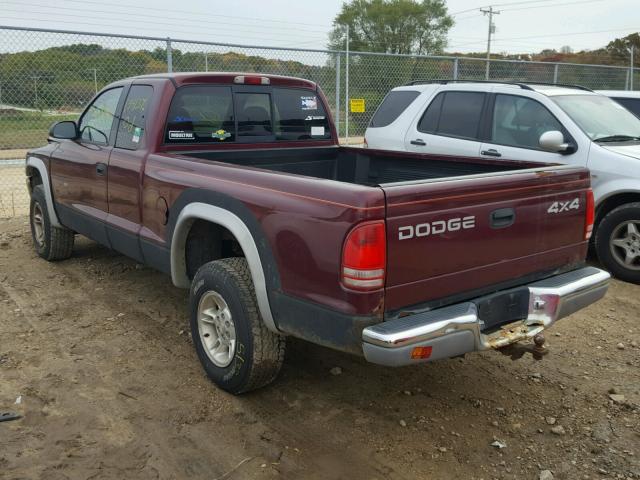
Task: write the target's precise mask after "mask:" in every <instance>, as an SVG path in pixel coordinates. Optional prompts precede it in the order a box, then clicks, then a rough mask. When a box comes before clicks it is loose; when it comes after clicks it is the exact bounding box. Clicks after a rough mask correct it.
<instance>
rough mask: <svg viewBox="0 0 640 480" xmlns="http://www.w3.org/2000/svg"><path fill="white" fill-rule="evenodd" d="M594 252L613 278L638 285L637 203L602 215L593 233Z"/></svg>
mask: <svg viewBox="0 0 640 480" xmlns="http://www.w3.org/2000/svg"><path fill="white" fill-rule="evenodd" d="M596 251H597V253H598V258H599V259H600V262H601V263H602V264H603V265H604V267H605V268H606V269H607V270H609V271H610V272H611V273H612V274H613V275H615V276H616V277H618V278H619V279H621V280H625V281H627V282H632V283H640V203H637V202H636V203H628V204H626V205H621V206H620V207H617V208H615V209H613V210H611V211H610V212H609V213H607V215H605V217H604V218H603V219H602V221H601V222H600V224H599V225H598V229H597V232H596Z"/></svg>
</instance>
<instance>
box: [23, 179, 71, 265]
mask: <svg viewBox="0 0 640 480" xmlns="http://www.w3.org/2000/svg"><path fill="white" fill-rule="evenodd" d="M29 223H30V224H31V238H32V240H33V246H34V247H35V249H36V252H38V255H40V256H41V257H42V258H44V259H45V260H49V261H52V260H64V259H66V258H69V257H70V256H71V253H72V252H73V241H74V236H75V234H74V232H73V231H72V230H69V229H68V228H64V227H62V228H59V227H54V226H53V225H51V219H50V218H49V211H48V210H47V199H46V197H45V194H44V188H43V187H42V185H36V186H35V187H34V188H33V191H32V192H31V208H30V209H29Z"/></svg>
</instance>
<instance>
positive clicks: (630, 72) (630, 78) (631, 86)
mask: <svg viewBox="0 0 640 480" xmlns="http://www.w3.org/2000/svg"><path fill="white" fill-rule="evenodd" d="M634 53H635V46H634V45H631V69H630V71H629V90H633V54H634Z"/></svg>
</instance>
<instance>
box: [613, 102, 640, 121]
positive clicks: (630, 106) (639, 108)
mask: <svg viewBox="0 0 640 480" xmlns="http://www.w3.org/2000/svg"><path fill="white" fill-rule="evenodd" d="M614 100H615V101H616V102H618V103H619V104H620V105H622V106H623V107H624V108H626V109H627V110H629V111H630V112H631V113H633V114H634V115H635V116H636V117H640V99H637V98H614Z"/></svg>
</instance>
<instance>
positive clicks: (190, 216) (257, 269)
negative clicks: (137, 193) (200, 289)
mask: <svg viewBox="0 0 640 480" xmlns="http://www.w3.org/2000/svg"><path fill="white" fill-rule="evenodd" d="M195 220H206V221H208V222H211V223H214V224H217V225H220V226H222V227H224V228H226V229H227V230H229V231H230V232H231V233H232V234H233V235H234V236H235V238H236V240H237V241H238V243H239V244H240V247H241V248H242V251H243V252H244V254H245V258H246V259H247V263H248V264H249V270H250V272H251V278H252V280H253V285H254V288H255V292H256V299H257V301H258V309H259V310H260V315H261V316H262V319H263V321H264V323H265V325H266V326H267V328H269V330H272V331H273V332H276V333H281V332H280V331H279V330H278V328H277V326H276V323H275V320H274V317H273V314H272V311H271V305H270V302H269V296H268V289H267V282H266V279H265V274H264V268H263V265H262V260H261V258H260V253H259V252H258V247H257V245H256V242H255V239H254V238H253V235H252V234H251V231H250V230H249V228H248V227H247V225H246V224H245V222H244V221H243V220H242V219H241V218H240V217H238V216H237V215H236V214H235V213H233V212H231V211H229V210H226V209H224V208H221V207H218V206H214V205H210V204H208V203H202V202H193V203H188V204H187V205H185V206H184V207H183V208H182V209H181V210H180V213H179V215H178V217H177V220H176V221H175V228H174V229H173V235H172V236H171V279H172V281H173V284H174V285H175V286H177V287H182V288H189V287H190V286H191V282H190V281H189V277H188V276H187V265H186V258H185V255H184V250H185V247H186V241H187V236H188V234H189V230H190V228H191V225H192V224H193V222H194V221H195Z"/></svg>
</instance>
